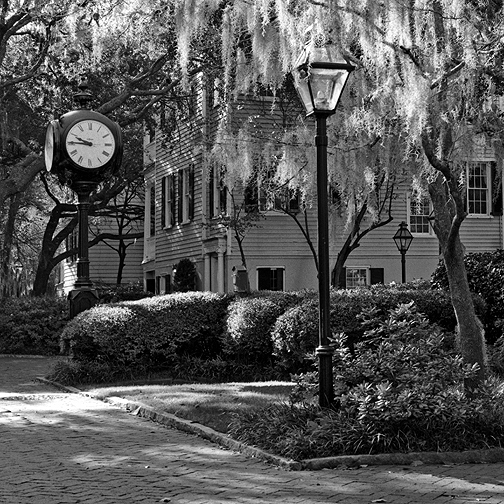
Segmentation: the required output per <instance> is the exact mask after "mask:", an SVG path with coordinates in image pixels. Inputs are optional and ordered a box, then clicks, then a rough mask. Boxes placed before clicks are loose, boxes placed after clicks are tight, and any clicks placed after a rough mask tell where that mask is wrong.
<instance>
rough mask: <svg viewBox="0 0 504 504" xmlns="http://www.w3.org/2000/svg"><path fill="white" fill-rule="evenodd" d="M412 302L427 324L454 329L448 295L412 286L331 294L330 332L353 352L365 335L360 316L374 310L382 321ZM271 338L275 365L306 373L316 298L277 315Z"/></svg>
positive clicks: (314, 326) (315, 341) (315, 339)
mask: <svg viewBox="0 0 504 504" xmlns="http://www.w3.org/2000/svg"><path fill="white" fill-rule="evenodd" d="M411 301H414V302H415V304H416V306H417V307H418V309H419V310H420V311H421V312H422V313H425V314H426V316H427V318H428V319H429V320H430V321H432V322H436V323H437V324H439V325H440V326H441V327H443V328H445V329H447V330H449V331H451V330H453V329H454V327H455V315H454V313H453V307H452V304H451V301H450V298H449V296H448V294H447V293H446V292H444V291H442V290H434V289H430V288H424V286H421V288H419V286H418V285H416V284H413V285H408V286H404V285H401V286H383V285H376V286H373V287H371V288H359V289H351V290H337V291H334V290H333V291H331V332H332V333H338V332H345V333H346V335H347V344H348V346H349V347H350V349H352V348H353V346H354V344H355V343H356V342H357V341H359V340H360V339H361V338H362V335H363V333H364V329H363V327H362V326H361V324H360V321H359V318H358V315H359V313H361V312H362V311H369V310H374V311H373V313H375V316H376V317H378V318H380V317H381V318H383V317H384V316H386V314H387V312H388V310H390V309H391V308H394V307H396V306H398V305H399V304H401V303H409V302H411ZM272 338H273V346H274V353H275V355H276V357H277V359H278V365H280V366H282V367H284V368H285V369H286V370H287V371H289V372H291V373H298V372H303V371H308V369H309V368H310V363H309V362H308V361H307V360H306V355H307V353H310V352H313V351H314V350H315V348H316V347H317V346H318V301H317V298H316V297H307V298H306V299H305V300H304V301H303V302H302V303H301V304H299V305H297V306H293V307H291V308H290V309H288V310H286V311H285V313H283V314H282V315H280V316H279V317H278V319H277V321H276V323H275V325H274V327H273V331H272Z"/></svg>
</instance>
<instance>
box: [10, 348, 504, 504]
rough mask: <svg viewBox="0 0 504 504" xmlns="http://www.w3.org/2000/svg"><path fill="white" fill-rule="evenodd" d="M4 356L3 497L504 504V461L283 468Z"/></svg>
mask: <svg viewBox="0 0 504 504" xmlns="http://www.w3.org/2000/svg"><path fill="white" fill-rule="evenodd" d="M49 364H50V363H49V362H48V361H47V360H45V359H42V360H40V359H26V358H23V359H12V358H6V357H0V440H1V445H0V446H1V457H0V503H1V504H58V503H69V504H70V503H71V504H76V503H110V504H112V503H114V504H117V503H122V502H125V503H137V502H138V503H157V502H170V503H172V504H189V503H190V504H196V503H198V504H204V503H209V504H210V503H211V504H222V503H237V504H238V503H252V502H253V503H260V504H267V503H285V504H287V503H288V504H298V503H299V504H315V503H317V504H318V503H320V504H322V503H324V504H327V503H348V504H368V503H379V502H383V503H394V504H416V503H431V504H432V503H434V504H444V503H452V504H459V503H476V502H480V503H488V504H502V503H504V464H478V465H475V464H467V465H450V466H447V465H439V466H430V465H421V466H415V467H413V466H408V467H405V466H404V467H401V466H373V467H371V466H370V467H364V468H360V469H355V470H350V469H347V470H345V469H330V470H327V469H326V470H321V471H316V472H296V471H290V472H289V471H284V470H281V469H277V468H275V467H272V466H269V465H266V464H264V463H262V462H260V461H258V460H254V459H249V458H246V457H245V456H243V455H241V454H239V453H235V452H231V451H228V450H222V449H220V448H219V447H218V446H216V445H214V444H212V443H210V442H208V441H205V440H203V439H201V438H198V437H196V436H192V435H189V434H185V433H182V432H180V431H177V430H173V429H169V428H166V427H163V426H161V425H158V424H155V423H152V422H150V421H148V420H145V419H141V418H139V417H136V416H133V415H130V414H127V413H125V412H124V411H122V410H120V409H118V408H115V407H113V406H110V405H109V404H106V403H102V402H100V401H96V400H93V399H90V398H87V397H84V396H81V395H74V394H63V393H60V392H59V391H58V390H55V389H52V388H51V387H50V386H48V385H44V384H40V383H39V384H35V383H33V382H32V381H31V378H32V377H33V376H35V375H41V374H44V370H45V369H47V367H48V366H49Z"/></svg>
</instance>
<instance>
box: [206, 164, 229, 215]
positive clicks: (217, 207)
mask: <svg viewBox="0 0 504 504" xmlns="http://www.w3.org/2000/svg"><path fill="white" fill-rule="evenodd" d="M208 214H209V215H210V218H211V219H215V218H218V217H221V216H222V215H228V203H227V188H226V186H225V184H224V179H223V177H222V173H221V168H219V167H218V166H212V167H211V168H210V173H209V176H208Z"/></svg>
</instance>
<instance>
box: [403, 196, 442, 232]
mask: <svg viewBox="0 0 504 504" xmlns="http://www.w3.org/2000/svg"><path fill="white" fill-rule="evenodd" d="M422 199H424V200H426V201H427V203H428V206H429V213H428V214H413V213H412V211H411V210H412V204H414V203H415V202H416V198H413V196H412V194H411V193H408V195H407V198H406V204H407V208H406V211H407V222H408V228H409V230H410V232H411V234H412V235H413V236H415V237H418V238H429V237H435V235H434V230H433V229H432V226H431V224H430V215H431V214H432V212H433V207H432V202H431V200H430V198H428V197H427V196H425V197H424V198H422ZM412 217H422V218H424V217H426V218H427V225H428V229H429V231H428V232H419V231H416V230H415V227H414V225H413V223H412V220H411V218H412Z"/></svg>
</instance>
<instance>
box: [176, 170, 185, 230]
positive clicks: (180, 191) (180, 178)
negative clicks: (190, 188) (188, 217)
mask: <svg viewBox="0 0 504 504" xmlns="http://www.w3.org/2000/svg"><path fill="white" fill-rule="evenodd" d="M183 201H184V172H183V170H179V171H178V172H177V222H179V223H181V222H182V220H183V218H184V213H183V207H182V202H183Z"/></svg>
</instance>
